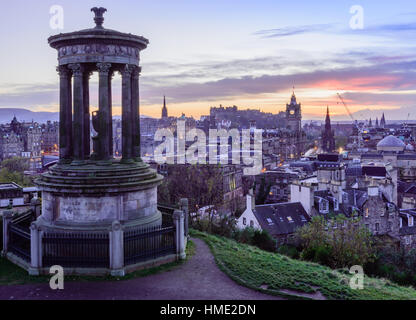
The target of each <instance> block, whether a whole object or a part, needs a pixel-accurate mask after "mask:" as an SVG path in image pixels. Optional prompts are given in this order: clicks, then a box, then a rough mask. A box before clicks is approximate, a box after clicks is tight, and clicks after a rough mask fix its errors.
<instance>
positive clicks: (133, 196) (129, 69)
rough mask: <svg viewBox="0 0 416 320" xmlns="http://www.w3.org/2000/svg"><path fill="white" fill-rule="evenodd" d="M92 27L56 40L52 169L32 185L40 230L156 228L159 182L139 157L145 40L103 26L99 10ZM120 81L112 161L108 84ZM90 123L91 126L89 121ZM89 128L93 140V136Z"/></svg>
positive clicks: (157, 176) (158, 222)
mask: <svg viewBox="0 0 416 320" xmlns="http://www.w3.org/2000/svg"><path fill="white" fill-rule="evenodd" d="M91 11H93V12H94V13H95V18H94V21H95V24H96V26H95V27H94V28H92V29H86V30H81V31H77V32H71V33H65V34H59V35H55V36H52V37H50V38H49V40H48V41H49V44H50V46H51V47H52V48H54V49H56V50H57V51H58V61H59V66H58V68H57V71H58V72H59V76H60V123H59V126H60V128H59V142H60V143H59V153H60V159H59V163H58V164H56V165H55V166H53V167H52V168H51V169H50V170H49V171H48V172H47V173H44V174H43V175H42V176H41V177H40V178H39V179H38V180H37V181H36V184H37V185H38V186H39V187H40V188H41V190H42V215H41V217H40V219H38V222H39V224H40V225H42V227H43V228H44V229H45V230H53V231H56V232H59V231H65V232H68V231H71V230H77V231H82V230H85V231H98V230H101V229H108V228H109V227H111V225H112V223H113V222H114V221H118V222H120V223H121V224H122V225H123V226H125V227H128V228H135V229H141V228H147V227H152V226H160V225H161V223H162V218H161V213H160V212H159V211H158V210H157V186H158V185H159V184H160V183H161V181H162V177H161V176H160V175H158V174H157V173H156V171H155V170H153V169H150V168H149V165H147V164H145V163H144V162H143V161H142V160H141V158H140V115H139V75H140V70H141V68H140V66H139V61H140V51H141V50H143V49H145V48H146V47H147V44H148V40H147V39H145V38H143V37H141V36H136V35H132V34H126V33H121V32H118V31H114V30H109V29H105V28H103V26H102V25H103V21H104V18H103V14H104V12H105V11H106V9H104V8H93V9H91ZM93 72H98V74H99V89H98V91H99V93H98V94H99V110H98V112H94V113H93V114H92V119H91V118H90V106H89V78H90V75H91V73H93ZM115 72H120V73H121V76H122V158H121V160H115V159H114V158H113V138H112V131H113V130H112V106H111V91H112V90H111V80H112V76H113V74H114V73H115ZM91 120H92V121H91ZM91 122H92V125H93V128H94V131H95V132H97V135H96V136H94V137H93V138H92V140H93V148H92V150H90V149H91V148H90V139H91V135H90V132H91V129H90V123H91Z"/></svg>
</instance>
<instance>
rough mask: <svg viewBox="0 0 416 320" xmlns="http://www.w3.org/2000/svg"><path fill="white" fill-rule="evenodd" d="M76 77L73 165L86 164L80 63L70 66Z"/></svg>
mask: <svg viewBox="0 0 416 320" xmlns="http://www.w3.org/2000/svg"><path fill="white" fill-rule="evenodd" d="M69 68H70V69H72V73H73V75H74V120H73V126H72V130H73V132H72V134H73V144H74V147H73V150H74V161H72V165H81V164H84V159H85V139H84V66H83V65H82V64H80V63H74V64H70V65H69Z"/></svg>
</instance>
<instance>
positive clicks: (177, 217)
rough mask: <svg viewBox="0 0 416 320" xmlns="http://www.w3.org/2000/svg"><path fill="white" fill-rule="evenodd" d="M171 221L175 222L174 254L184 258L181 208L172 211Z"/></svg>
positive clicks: (183, 231) (182, 214)
mask: <svg viewBox="0 0 416 320" xmlns="http://www.w3.org/2000/svg"><path fill="white" fill-rule="evenodd" d="M173 222H174V224H175V228H176V231H175V242H176V255H177V257H178V259H185V258H186V253H185V230H184V229H185V228H184V213H183V211H182V210H175V211H174V212H173Z"/></svg>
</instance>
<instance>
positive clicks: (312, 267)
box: [192, 230, 416, 300]
mask: <svg viewBox="0 0 416 320" xmlns="http://www.w3.org/2000/svg"><path fill="white" fill-rule="evenodd" d="M192 236H195V237H198V238H201V239H203V240H205V241H206V243H207V244H208V245H209V247H210V248H211V251H212V253H213V254H214V256H215V260H216V262H217V264H218V266H219V268H220V269H221V270H223V271H224V272H225V273H226V274H228V275H229V276H230V277H231V278H232V279H233V280H235V281H236V282H238V283H240V284H242V285H244V286H247V287H250V288H252V289H255V290H259V291H262V292H265V293H269V294H274V295H283V296H287V297H289V298H300V299H308V298H310V299H343V300H344V299H345V300H379V299H380V300H381V299H388V300H396V299H405V300H408V299H416V290H414V289H413V288H411V287H409V288H406V287H401V286H399V285H396V284H394V283H392V282H390V281H389V280H386V279H376V278H370V277H365V279H364V289H363V290H352V289H351V288H350V287H349V279H350V277H351V275H350V274H349V272H348V270H346V269H342V270H336V271H335V270H332V269H330V268H328V267H325V266H321V265H319V264H316V263H310V262H305V261H299V260H294V259H291V258H289V257H286V256H283V255H279V254H276V253H270V252H266V251H263V250H260V249H258V248H256V247H253V246H249V245H246V244H241V243H237V242H236V241H234V240H230V239H227V238H222V237H218V236H213V235H208V234H206V233H202V232H199V231H195V230H192Z"/></svg>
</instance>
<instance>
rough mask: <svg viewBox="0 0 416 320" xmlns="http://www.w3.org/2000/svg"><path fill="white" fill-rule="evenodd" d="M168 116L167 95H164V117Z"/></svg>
mask: <svg viewBox="0 0 416 320" xmlns="http://www.w3.org/2000/svg"><path fill="white" fill-rule="evenodd" d="M167 117H168V108H166V96H163V108H162V119H165V118H167Z"/></svg>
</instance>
